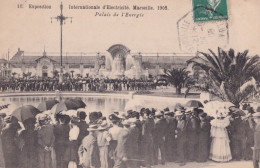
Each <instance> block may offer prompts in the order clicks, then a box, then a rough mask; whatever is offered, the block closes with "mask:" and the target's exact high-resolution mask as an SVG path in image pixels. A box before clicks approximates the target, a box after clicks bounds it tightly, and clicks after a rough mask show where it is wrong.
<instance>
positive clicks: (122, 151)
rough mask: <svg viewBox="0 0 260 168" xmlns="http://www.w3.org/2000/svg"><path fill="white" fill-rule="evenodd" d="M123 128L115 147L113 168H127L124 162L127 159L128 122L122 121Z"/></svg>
mask: <svg viewBox="0 0 260 168" xmlns="http://www.w3.org/2000/svg"><path fill="white" fill-rule="evenodd" d="M122 124H123V126H124V128H123V129H122V130H121V131H120V134H119V135H118V142H117V147H116V151H115V164H114V168H123V167H127V164H126V161H127V159H128V158H127V157H128V152H127V138H128V136H129V129H128V128H129V127H130V122H129V121H128V120H124V121H123V123H122Z"/></svg>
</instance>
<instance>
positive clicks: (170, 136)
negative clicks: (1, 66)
mask: <svg viewBox="0 0 260 168" xmlns="http://www.w3.org/2000/svg"><path fill="white" fill-rule="evenodd" d="M243 108H244V109H243V110H244V111H245V112H246V116H242V115H241V114H240V111H239V110H237V108H234V107H230V108H229V109H228V110H229V112H228V115H224V113H223V111H221V110H219V111H217V117H216V118H213V117H211V116H208V115H207V113H205V112H204V111H203V109H202V108H185V107H183V106H176V108H175V110H174V111H170V110H169V108H165V109H163V110H158V109H154V108H152V109H148V108H142V109H140V110H139V111H135V110H128V111H126V112H113V113H112V114H110V115H109V116H103V115H102V113H101V112H91V113H89V114H88V115H87V113H86V112H84V111H83V110H79V111H76V113H75V115H70V114H67V113H66V111H62V112H59V113H57V114H55V118H52V117H50V115H48V114H47V113H44V112H43V113H39V114H38V115H36V116H35V118H30V119H27V120H25V121H24V122H22V124H21V122H18V119H16V118H15V117H13V116H9V115H8V116H5V114H2V113H1V114H0V116H1V120H0V121H1V141H2V150H0V159H1V161H0V163H2V162H3V163H4V164H5V167H6V168H16V167H20V168H35V167H39V168H56V167H57V168H66V167H68V168H76V167H82V168H112V167H113V168H126V167H127V168H128V167H129V168H140V167H141V166H142V167H151V166H154V165H158V164H162V165H164V164H165V163H166V162H176V163H179V164H180V166H183V165H185V164H186V163H187V162H207V161H208V159H211V160H213V161H217V162H227V161H230V160H232V159H233V160H252V159H253V160H254V166H255V167H258V161H259V159H258V158H259V156H260V143H259V140H260V139H259V138H260V136H259V132H260V106H259V107H258V108H257V109H255V110H254V109H253V108H252V107H250V105H247V106H244V107H243ZM255 111H256V112H255ZM0 112H1V111H0ZM86 119H88V122H86V121H87V120H86ZM254 137H255V139H254ZM253 146H254V147H255V148H254V150H252V149H251V147H253ZM1 151H2V152H1ZM253 151H254V154H253ZM1 153H2V154H1ZM2 156H3V157H2ZM252 156H253V158H252Z"/></svg>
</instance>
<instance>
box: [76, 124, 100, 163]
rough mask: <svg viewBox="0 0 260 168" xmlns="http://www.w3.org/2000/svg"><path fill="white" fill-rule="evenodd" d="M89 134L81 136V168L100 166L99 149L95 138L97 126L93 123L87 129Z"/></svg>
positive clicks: (79, 152) (79, 151)
mask: <svg viewBox="0 0 260 168" xmlns="http://www.w3.org/2000/svg"><path fill="white" fill-rule="evenodd" d="M87 130H88V131H89V134H88V135H87V136H86V137H85V138H83V140H82V143H81V145H80V147H79V150H78V154H79V165H81V166H82V167H83V168H90V167H100V159H99V149H98V144H97V138H96V133H95V132H96V131H97V130H98V126H97V125H95V124H93V125H90V126H89V128H88V129H87Z"/></svg>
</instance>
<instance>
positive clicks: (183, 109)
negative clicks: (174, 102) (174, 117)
mask: <svg viewBox="0 0 260 168" xmlns="http://www.w3.org/2000/svg"><path fill="white" fill-rule="evenodd" d="M185 110H186V109H185V108H184V107H183V106H178V107H177V108H175V111H181V112H185Z"/></svg>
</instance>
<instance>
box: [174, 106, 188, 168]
mask: <svg viewBox="0 0 260 168" xmlns="http://www.w3.org/2000/svg"><path fill="white" fill-rule="evenodd" d="M175 116H176V119H177V129H176V132H175V133H176V135H175V138H176V140H177V154H178V162H180V166H184V165H185V148H184V147H185V144H186V141H187V129H186V118H185V115H184V114H183V112H181V111H176V113H175Z"/></svg>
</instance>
